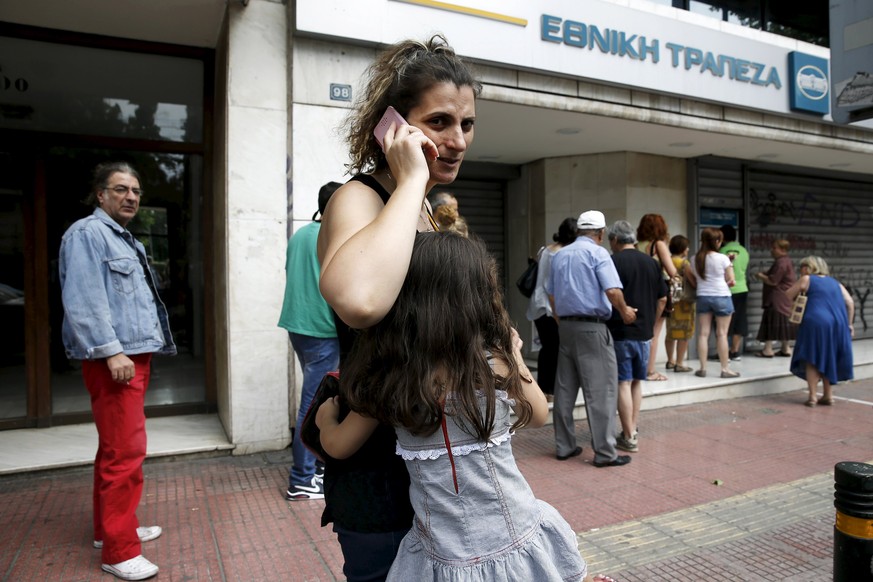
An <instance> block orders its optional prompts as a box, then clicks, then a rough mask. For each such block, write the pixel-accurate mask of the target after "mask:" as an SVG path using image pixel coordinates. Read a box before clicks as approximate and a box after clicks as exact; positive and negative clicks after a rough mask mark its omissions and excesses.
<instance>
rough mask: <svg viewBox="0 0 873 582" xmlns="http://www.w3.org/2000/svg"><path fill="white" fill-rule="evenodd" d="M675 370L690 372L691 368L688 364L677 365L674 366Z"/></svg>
mask: <svg viewBox="0 0 873 582" xmlns="http://www.w3.org/2000/svg"><path fill="white" fill-rule="evenodd" d="M673 371H674V372H690V371H691V368H689V367H688V366H678V365H677V366H676V367H675V368H673Z"/></svg>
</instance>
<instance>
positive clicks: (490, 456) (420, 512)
mask: <svg viewBox="0 0 873 582" xmlns="http://www.w3.org/2000/svg"><path fill="white" fill-rule="evenodd" d="M480 401H481V403H482V406H483V407H484V398H480ZM451 402H452V401H451V398H449V399H448V402H447V403H446V410H447V412H449V414H451ZM513 404H514V401H513V400H511V399H509V398H508V396H507V394H506V392H503V391H498V392H497V403H496V413H495V424H494V430H493V431H492V434H491V439H490V440H489V441H488V442H482V441H480V440H478V439H477V438H475V437H473V436H471V435H470V433H468V432H465V431H463V430H462V429H461V428H460V427H459V426H458V425H457V424H456V421H457V422H460V419H459V417H457V416H451V415H447V422H446V425H445V426H446V428H447V430H446V432H447V433H448V438H449V441H450V442H451V447H452V457H453V458H454V464H455V475H456V476H457V488H458V492H457V493H456V492H455V482H454V479H453V476H452V475H453V474H452V465H451V460H450V456H449V455H448V451H447V449H446V443H445V437H444V434H443V431H442V430H437V431H436V432H435V433H434V434H432V435H430V436H428V437H417V436H413V435H412V434H410V433H409V432H408V431H406V430H404V429H401V428H398V429H397V454H398V455H400V456H401V457H403V459H404V460H405V461H406V467H407V469H409V477H410V480H411V485H410V489H409V497H410V500H411V501H412V506H413V508H414V509H415V522H414V524H413V526H412V529H411V530H410V531H409V533H408V534H406V537H405V538H403V541H402V542H401V545H400V551H399V552H398V553H397V558H396V559H395V560H394V565H393V566H392V567H391V571H390V573H389V574H388V580H389V581H398V582H399V581H403V582H407V581H409V580H416V581H420V582H426V581H429V580H433V581H438V580H439V581H445V580H451V581H470V580H472V581H477V582H478V581H481V582H501V581H510V580H515V581H532V580H536V581H537V582H544V581H555V582H557V581H569V580H572V581H574V582H575V581H579V580H582V579H583V578H584V577H585V575H586V571H587V565H586V564H585V560H583V559H582V556H581V555H579V549H578V546H577V542H576V534H575V533H574V532H573V530H572V529H571V528H570V525H569V524H568V523H567V522H566V521H565V520H564V518H562V517H561V515H560V514H559V513H558V511H557V510H556V509H555V508H554V507H552V506H551V505H549V504H548V503H546V502H544V501H540V500H538V499H536V498H535V497H534V495H533V492H532V491H531V489H530V486H528V484H527V481H525V479H524V477H523V476H522V475H521V472H520V471H519V469H518V466H517V465H516V464H515V457H513V455H512V445H511V442H510V438H511V434H510V432H509V429H510V426H511V425H512V423H511V422H510V418H509V413H510V407H511V406H512V405H513ZM470 432H473V431H472V430H471V431H470Z"/></svg>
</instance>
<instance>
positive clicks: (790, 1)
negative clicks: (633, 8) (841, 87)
mask: <svg viewBox="0 0 873 582" xmlns="http://www.w3.org/2000/svg"><path fill="white" fill-rule="evenodd" d="M658 3H659V4H672V6H673V7H674V8H681V9H683V10H688V11H689V12H694V13H695V14H702V15H704V16H710V17H712V18H715V19H718V20H723V21H725V22H732V23H734V24H739V25H740V26H748V27H749V28H757V29H759V30H766V31H767V32H772V33H774V34H779V35H782V36H788V37H791V38H796V39H797V40H802V41H804V42H808V43H812V44H817V45H820V46H829V39H828V33H829V29H828V26H829V24H828V18H829V8H828V2H827V0H815V1H813V2H803V3H801V2H797V1H796V0H661V1H659V2H658Z"/></svg>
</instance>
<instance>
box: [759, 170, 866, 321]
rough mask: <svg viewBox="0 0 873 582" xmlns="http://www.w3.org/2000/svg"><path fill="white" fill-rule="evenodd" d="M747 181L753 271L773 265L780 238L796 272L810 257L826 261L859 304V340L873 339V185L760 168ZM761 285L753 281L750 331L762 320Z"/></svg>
mask: <svg viewBox="0 0 873 582" xmlns="http://www.w3.org/2000/svg"><path fill="white" fill-rule="evenodd" d="M748 182H749V209H748V210H749V227H750V228H749V230H750V238H749V244H748V245H747V247H748V249H749V254H750V255H751V260H750V263H749V272H750V273H755V272H757V271H760V270H767V269H768V268H769V267H770V265H771V264H772V262H773V259H772V258H771V257H770V247H771V245H772V243H773V241H774V240H776V239H786V240H788V241H789V242H790V243H791V247H790V250H789V256H790V257H791V259H792V260H793V261H794V266H795V268H796V267H798V265H799V263H800V260H801V259H802V258H803V257H805V256H807V255H818V256H820V257H822V258H824V260H825V261H827V263H828V266H829V267H830V269H831V275H833V276H834V277H835V278H836V279H838V280H839V281H840V282H841V283H842V284H843V285H845V286H846V288H847V289H848V290H849V292H850V293H851V294H852V297H853V298H854V300H855V338H862V337H873V330H871V329H870V324H871V323H873V321H870V319H871V318H870V317H868V314H867V313H865V307H867V311H869V306H870V304H871V303H873V300H870V299H869V293H870V289H871V287H873V257H871V254H873V211H871V210H873V184H870V183H864V182H854V181H849V180H838V179H833V178H828V177H824V176H816V175H799V174H797V173H787V172H782V171H765V170H757V169H750V170H749V174H748ZM798 276H799V273H798ZM762 286H763V284H762V283H760V282H759V281H757V280H755V282H754V284H753V285H750V288H749V306H750V312H749V313H750V317H749V331H750V332H752V330H754V332H752V333H757V329H758V323H759V322H760V316H761V310H760V305H761V289H762ZM756 307H757V309H756ZM752 315H754V316H755V318H754V324H753V319H752Z"/></svg>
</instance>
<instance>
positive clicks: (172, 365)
mask: <svg viewBox="0 0 873 582" xmlns="http://www.w3.org/2000/svg"><path fill="white" fill-rule="evenodd" d="M199 158H200V157H199V156H196V155H190V154H163V153H144V152H119V151H107V150H95V149H87V148H68V147H64V148H60V147H59V148H52V149H51V150H50V151H49V155H48V157H47V159H46V192H47V198H48V206H49V209H48V217H49V218H48V224H47V228H46V230H47V233H48V245H47V247H48V248H47V251H48V253H49V257H50V263H49V264H50V273H49V319H50V327H51V371H52V374H51V395H52V414H53V416H54V417H55V419H56V420H62V417H63V416H66V415H76V416H78V415H79V413H83V412H90V400H89V397H88V393H87V391H86V390H85V388H84V385H83V383H82V377H81V365H80V363H79V362H77V361H74V360H68V359H67V358H66V355H65V353H64V347H63V343H62V341H61V333H60V330H61V323H62V321H63V305H62V303H61V293H60V284H59V281H58V264H57V257H58V249H59V248H60V243H61V237H62V236H63V234H64V232H66V230H67V228H69V226H70V225H71V224H73V223H74V222H75V221H76V220H79V219H80V218H83V217H85V216H88V215H90V214H91V213H92V212H93V211H94V209H93V207H91V206H87V205H85V204H84V202H83V201H84V200H85V198H86V196H87V195H88V192H89V189H90V181H91V172H92V171H93V169H94V167H95V166H96V165H97V164H98V163H100V162H105V161H110V160H123V161H126V162H129V163H130V164H131V165H132V166H133V167H134V168H135V169H136V170H137V172H139V174H140V176H141V178H142V184H141V185H142V188H143V191H144V194H143V197H142V200H141V201H140V210H139V213H138V214H137V216H136V218H135V219H134V220H133V221H131V222H130V224H128V229H129V230H130V231H131V232H132V233H133V235H134V236H135V237H136V238H137V239H138V240H139V241H140V242H141V243H143V245H144V246H145V248H146V252H147V254H148V256H149V265H150V267H151V269H152V273H153V274H154V275H155V278H156V280H157V287H158V293H159V295H160V296H161V300H162V301H163V302H164V304H165V305H166V306H167V311H168V312H169V315H170V329H171V330H172V332H173V337H174V339H175V341H176V345H177V347H178V349H179V354H178V355H177V356H175V357H155V358H154V359H153V360H152V380H151V383H150V386H149V390H148V392H147V393H146V407H154V406H167V405H181V404H198V403H203V402H204V401H205V381H204V374H203V353H204V346H203V333H202V331H201V330H202V329H203V301H202V295H203V289H202V283H201V282H202V261H201V256H202V253H201V249H200V231H201V226H200V214H201V213H200V211H199V204H200V199H201V197H200V195H199V193H200V191H201V185H200V166H201V163H200V159H199Z"/></svg>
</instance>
